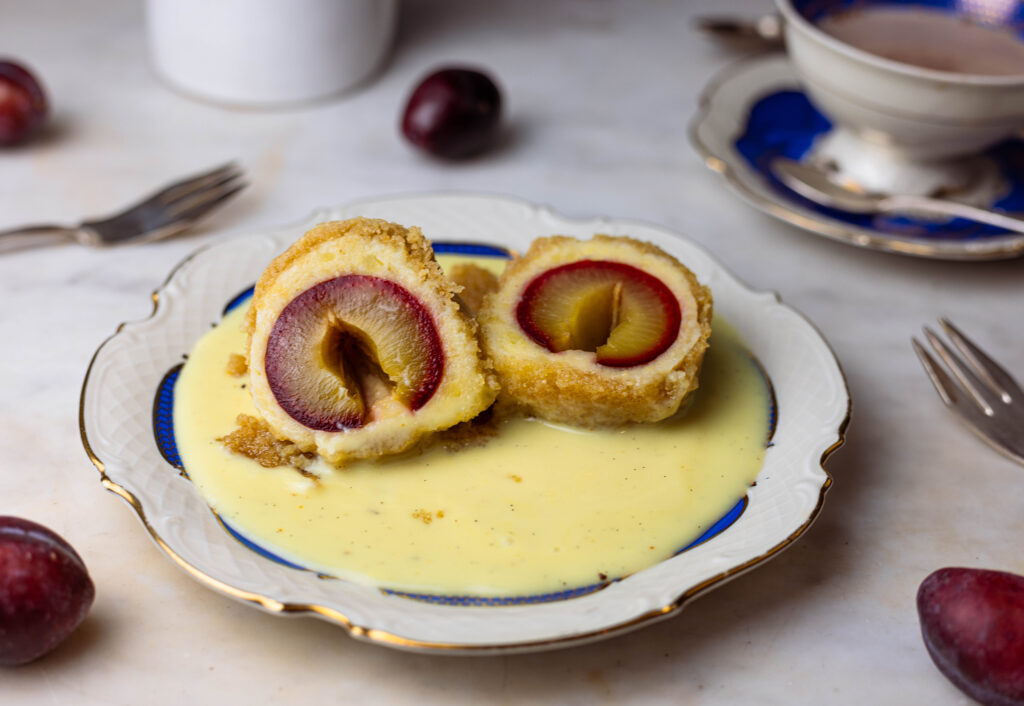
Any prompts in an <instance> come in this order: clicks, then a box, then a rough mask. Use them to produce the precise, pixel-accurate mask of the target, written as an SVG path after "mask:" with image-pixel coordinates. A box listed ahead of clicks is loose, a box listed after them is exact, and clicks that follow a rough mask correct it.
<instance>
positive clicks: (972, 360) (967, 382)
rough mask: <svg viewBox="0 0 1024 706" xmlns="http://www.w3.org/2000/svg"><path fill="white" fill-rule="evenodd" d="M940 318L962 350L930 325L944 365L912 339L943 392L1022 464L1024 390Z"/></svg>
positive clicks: (973, 425)
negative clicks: (951, 345)
mask: <svg viewBox="0 0 1024 706" xmlns="http://www.w3.org/2000/svg"><path fill="white" fill-rule="evenodd" d="M939 323H940V324H941V325H942V329H943V330H944V331H945V332H946V335H947V336H948V337H949V340H950V341H952V342H953V345H954V346H955V347H956V349H957V350H958V351H959V353H960V354H959V355H957V353H956V352H954V351H953V349H952V348H950V347H949V345H947V344H946V343H945V342H944V341H943V340H942V339H941V338H939V336H938V335H937V334H936V333H935V332H934V331H932V330H931V329H930V328H928V327H927V326H925V327H924V335H925V338H927V339H928V343H930V344H931V346H932V349H933V350H934V351H935V353H936V354H938V357H939V358H940V359H941V360H942V362H943V363H945V365H946V368H943V366H942V365H940V364H939V363H938V361H936V360H935V358H933V357H932V356H931V355H930V354H929V353H928V351H927V350H925V347H924V346H923V345H921V344H920V343H919V342H918V341H917V339H915V338H911V339H910V340H911V344H912V345H913V346H914V352H915V353H917V357H918V358H920V360H921V365H923V366H924V370H925V372H926V373H928V377H929V378H931V381H932V384H933V385H935V389H936V390H937V391H938V393H939V397H941V398H942V401H943V402H945V403H946V406H947V407H949V408H950V409H951V410H953V412H954V413H955V414H956V415H957V416H958V417H960V419H961V420H962V421H963V422H964V423H966V424H967V426H968V427H970V428H971V430H972V431H974V433H976V434H977V435H978V436H980V437H981V438H982V439H984V440H985V441H986V442H987V443H988V444H990V445H991V446H992V447H993V448H995V449H996V450H997V451H999V452H1001V453H1003V454H1005V455H1006V456H1008V457H1009V458H1011V459H1013V460H1014V461H1016V462H1017V463H1020V464H1022V465H1024V391H1022V390H1021V388H1020V385H1018V384H1017V383H1016V381H1014V379H1013V377H1012V376H1011V375H1010V374H1009V373H1008V372H1006V370H1004V369H1003V368H1002V367H1001V366H1000V365H999V364H998V363H996V362H995V361H994V360H992V358H990V357H989V356H988V355H987V354H986V353H985V352H984V351H983V350H981V349H980V348H978V346H977V345H976V344H975V343H973V342H972V341H971V340H970V339H968V338H967V337H966V336H965V335H964V334H963V333H961V332H960V330H959V329H957V328H956V327H955V326H954V325H953V324H952V323H950V322H949V320H947V319H945V318H941V319H939ZM947 369H948V372H947ZM950 373H952V375H950Z"/></svg>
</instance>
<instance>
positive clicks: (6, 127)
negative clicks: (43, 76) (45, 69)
mask: <svg viewBox="0 0 1024 706" xmlns="http://www.w3.org/2000/svg"><path fill="white" fill-rule="evenodd" d="M47 112H48V108H47V103H46V94H45V93H44V92H43V87H42V86H41V85H40V84H39V81H38V80H37V79H36V77H35V76H34V75H33V74H32V72H31V71H29V70H28V69H26V68H25V67H24V66H21V65H20V64H16V63H15V62H13V61H3V60H0V146H4V147H6V146H8V145H15V144H17V143H19V142H23V141H25V140H27V139H28V138H29V137H31V136H32V135H33V134H34V133H35V132H36V131H37V130H39V128H40V127H41V126H42V125H43V123H44V122H45V121H46V115H47Z"/></svg>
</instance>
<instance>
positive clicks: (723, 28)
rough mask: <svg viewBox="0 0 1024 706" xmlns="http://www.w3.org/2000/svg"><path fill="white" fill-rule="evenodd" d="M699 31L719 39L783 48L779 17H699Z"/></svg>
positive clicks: (697, 21)
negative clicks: (752, 42)
mask: <svg viewBox="0 0 1024 706" xmlns="http://www.w3.org/2000/svg"><path fill="white" fill-rule="evenodd" d="M695 24H696V25H697V29H699V30H701V31H702V32H706V33H708V34H710V35H711V36H713V37H717V38H719V39H727V40H728V39H738V40H743V41H755V42H758V43H761V44H765V45H769V46H773V47H781V46H782V18H781V17H779V16H778V15H764V16H762V17H755V18H746V17H731V16H726V15H712V16H708V17H698V18H697V19H696V20H695Z"/></svg>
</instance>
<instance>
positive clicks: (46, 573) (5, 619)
mask: <svg viewBox="0 0 1024 706" xmlns="http://www.w3.org/2000/svg"><path fill="white" fill-rule="evenodd" d="M94 597H95V589H94V588H93V584H92V580H91V579H90V578H89V573H88V571H86V568H85V564H84V563H83V562H82V559H81V557H79V556H78V554H77V553H76V552H75V550H74V549H72V547H71V545H70V544H68V543H67V542H66V541H64V539H63V538H61V537H60V536H58V535H57V534H55V533H54V532H52V531H51V530H49V529H47V528H46V527H43V526H42V525H39V524H36V523H35V522H32V521H30V520H24V519H21V518H18V517H4V516H0V666H13V665H17V664H24V663H26V662H31V661H32V660H34V659H37V658H39V657H42V656H43V655H45V654H46V653H47V652H49V651H50V650H52V649H54V648H55V647H56V646H57V645H59V644H60V643H61V642H63V641H64V639H65V638H66V637H67V636H68V635H70V634H71V633H72V631H74V629H75V628H77V627H78V625H79V624H80V623H81V622H82V620H84V619H85V615H86V613H88V612H89V607H90V606H91V605H92V601H93V598H94Z"/></svg>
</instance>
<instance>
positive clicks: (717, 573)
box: [80, 194, 849, 653]
mask: <svg viewBox="0 0 1024 706" xmlns="http://www.w3.org/2000/svg"><path fill="white" fill-rule="evenodd" d="M357 215H359V216H370V217H379V218H386V219H388V220H392V221H396V222H398V223H403V224H408V225H419V226H421V227H422V228H423V232H424V234H425V235H427V237H429V238H432V239H435V240H439V241H441V240H444V241H454V242H476V243H487V244H491V245H498V246H505V247H509V248H512V249H513V250H517V251H523V250H525V249H526V247H527V246H528V245H529V243H530V241H531V240H533V239H534V238H536V237H538V236H541V235H550V234H555V233H560V234H566V235H576V236H583V237H589V236H590V235H592V234H594V233H609V234H628V235H631V236H634V237H636V238H640V239H642V240H646V241H649V242H652V243H655V244H657V245H658V246H660V247H662V248H663V249H665V250H667V251H668V252H671V253H672V254H674V255H676V256H677V257H678V258H679V259H680V260H682V261H683V262H684V263H686V264H687V265H688V266H689V267H690V268H691V269H692V270H693V271H694V272H695V273H696V275H697V277H698V278H699V279H700V280H701V281H702V282H704V283H706V284H708V285H709V286H710V287H711V289H712V292H713V294H714V297H715V311H716V314H720V315H722V316H723V317H724V318H725V319H727V320H728V321H729V322H730V323H732V324H733V326H735V327H736V328H737V329H738V330H739V332H740V333H741V334H742V336H743V337H744V339H745V340H746V342H747V344H748V345H749V346H750V348H751V350H752V351H753V352H754V354H755V355H756V356H757V358H758V359H759V360H760V362H761V364H762V366H763V367H764V369H765V371H766V372H767V374H768V376H769V377H770V379H771V381H772V384H773V385H774V390H775V395H776V401H777V426H776V430H775V436H774V445H773V446H771V448H769V449H768V451H767V454H766V458H765V463H764V467H763V468H762V470H761V473H760V474H759V475H758V477H757V484H756V486H754V487H752V488H751V489H750V491H749V493H748V503H747V507H746V509H745V511H744V512H743V514H742V515H741V516H740V517H739V519H738V520H736V522H735V523H734V524H732V525H731V526H730V527H729V528H728V529H726V530H725V531H723V532H721V533H720V534H718V535H716V536H715V537H713V538H712V539H710V540H709V541H707V542H704V543H703V544H700V545H698V546H695V547H693V548H691V549H689V550H687V551H685V552H683V553H681V554H678V555H676V556H674V557H672V558H670V559H667V560H665V561H663V562H661V563H659V564H657V565H655V566H653V567H651V568H649V569H646V570H644V571H640V572H638V573H636V574H633V575H631V576H628V577H626V578H624V579H622V580H621V581H617V582H614V583H611V584H610V585H608V586H607V587H605V588H604V589H602V590H599V591H596V592H593V593H589V594H587V595H585V596H581V597H577V598H569V599H565V600H559V601H555V602H548V603H540V604H527V605H523V604H520V605H502V606H485V607H481V606H466V605H439V604H436V603H428V602H423V601H418V600H413V599H410V598H405V597H401V596H397V595H394V594H390V593H386V592H384V591H382V590H380V589H377V588H373V587H370V586H365V585H359V584H355V583H350V582H347V581H342V580H337V579H324V578H319V577H317V575H316V574H314V573H312V572H308V571H301V570H295V569H291V568H288V567H286V566H283V565H281V564H279V563H277V562H274V561H272V560H270V559H267V558H265V557H263V556H260V555H259V554H257V553H255V552H253V551H251V550H250V549H247V548H246V547H245V546H243V545H242V544H241V543H239V542H238V541H237V540H235V539H234V538H232V537H231V536H230V535H229V534H228V533H227V532H226V531H225V530H224V528H223V526H222V525H221V524H220V523H219V522H218V521H217V519H216V517H215V516H214V515H213V513H212V512H211V511H210V509H209V508H208V507H207V504H206V502H205V501H204V500H203V498H202V497H201V496H200V495H199V493H198V492H197V491H196V489H195V487H193V485H192V484H191V483H190V482H189V481H188V479H187V478H185V477H184V476H182V475H181V474H180V473H179V472H178V471H177V470H176V469H175V468H173V467H172V466H171V465H170V464H168V462H167V461H166V460H164V458H163V457H162V456H161V454H160V452H159V450H158V448H157V445H156V442H155V429H154V425H155V424H156V420H155V419H154V397H155V394H156V390H157V388H158V386H159V385H160V382H161V380H162V378H163V377H164V375H165V374H166V373H167V371H168V370H169V369H170V368H172V367H174V366H175V365H177V364H178V363H180V362H181V360H182V356H183V355H185V354H187V353H188V352H189V351H190V350H191V348H192V346H193V344H194V343H195V342H196V341H197V340H198V339H199V337H200V336H202V335H203V334H204V333H206V332H207V331H208V330H209V328H210V324H211V323H213V322H215V321H217V320H218V319H219V318H220V314H221V311H222V310H223V309H224V306H225V304H226V303H227V302H228V301H229V300H231V299H232V298H233V297H234V296H235V295H237V294H238V293H239V292H240V291H242V290H244V289H245V288H246V287H248V286H250V285H251V284H252V283H253V282H254V281H255V280H256V278H257V277H258V276H259V274H260V272H261V271H262V270H263V268H264V267H265V266H266V265H267V263H268V262H269V261H270V260H271V258H273V257H274V256H275V255H276V254H278V253H279V252H281V251H282V250H284V249H285V248H286V247H287V246H288V245H290V244H291V243H292V242H293V241H294V240H296V239H297V238H298V237H299V236H300V235H301V234H302V233H303V232H304V231H305V230H306V229H307V228H308V227H310V226H312V225H313V224H315V223H319V222H322V221H324V220H330V219H340V218H349V217H352V216H357ZM154 301H155V306H154V310H153V313H152V315H151V316H150V317H149V318H148V319H145V320H144V321H139V322H135V323H130V324H125V325H122V326H121V327H120V328H119V329H118V331H117V333H115V334H114V335H113V336H112V337H111V338H109V339H108V340H107V341H106V342H105V343H103V345H101V346H100V348H99V350H98V351H97V352H96V354H95V356H94V357H93V360H92V363H91V364H90V366H89V370H88V372H87V373H86V379H85V384H84V386H83V390H82V400H81V419H80V423H81V432H82V442H83V444H84V445H85V448H86V451H87V453H88V454H89V456H90V458H91V459H92V460H93V462H94V463H95V464H96V466H97V468H98V469H99V470H100V474H101V477H102V482H103V484H104V485H105V486H106V487H107V488H108V489H110V490H112V491H113V492H115V493H117V494H118V495H120V496H121V497H123V498H124V499H125V500H127V501H128V502H129V504H130V505H131V506H132V507H133V508H134V509H135V511H136V513H138V516H139V518H140V520H142V522H143V524H144V525H145V527H146V529H147V530H149V532H150V534H151V535H152V537H153V538H154V539H155V540H156V542H157V544H158V545H159V546H160V548H161V549H162V550H163V551H164V552H165V553H166V554H167V555H168V556H170V557H171V559H173V560H174V561H175V562H176V563H178V564H179V565H180V566H182V567H183V568H184V569H185V570H186V571H187V572H188V573H189V574H190V575H192V576H193V577H195V578H197V579H198V580H200V581H201V582H203V583H205V584H206V585H208V586H210V587H211V588H213V589H215V590H217V591H220V592H222V593H224V594H227V595H229V596H232V597H234V598H237V599H239V600H242V601H247V602H250V603H252V604H255V605H257V606H259V607H261V608H263V609H264V610H267V611H269V612H272V613H276V614H281V615H283V614H286V613H287V614H296V613H307V614H310V615H315V616H318V617H321V618H323V619H326V620H328V621H332V622H335V623H337V624H339V625H341V626H343V627H344V628H345V629H346V630H347V631H348V632H349V634H351V635H352V636H353V637H356V638H360V639H365V640H369V641H372V642H377V643H380V644H384V645H388V646H392V647H399V648H406V649H414V650H432V651H443V652H448V653H452V652H472V653H486V652H500V651H528V650H539V649H551V648H556V647H564V646H567V645H572V644H577V643H581V642H586V641H591V640H597V639H601V638H605V637H608V636H611V635H614V634H618V633H621V632H625V631H628V630H631V629H634V628H637V627H640V626H642V625H646V624H648V623H651V622H654V621H656V620H659V619H661V618H664V617H667V616H669V615H672V614H674V613H676V612H678V611H679V610H680V609H681V608H682V606H683V605H684V604H686V603H688V602H689V601H690V600H691V599H693V598H694V597H695V596H697V595H699V594H701V593H703V592H705V591H707V590H709V589H711V588H713V587H715V586H718V585H720V584H722V583H723V582H724V581H726V580H728V579H730V578H732V577H735V576H736V575H738V574H739V573H741V572H743V571H745V570H747V569H750V568H752V567H754V566H756V565H757V564H760V563H761V562H764V561H766V560H768V559H770V558H771V557H773V556H774V555H776V554H777V553H778V552H779V551H781V550H782V549H784V548H786V547H787V546H789V545H790V544H791V543H792V542H793V541H794V540H795V539H796V538H797V537H799V536H800V535H801V534H802V533H803V532H804V531H806V530H807V528H808V527H809V526H810V524H811V522H812V521H813V520H814V518H815V516H816V515H817V514H818V512H819V510H820V509H821V505H822V501H823V499H824V494H825V491H826V490H827V488H828V487H829V485H830V484H831V479H830V478H829V476H828V474H827V473H826V472H825V471H824V469H823V468H822V462H823V460H824V459H825V457H826V456H828V454H829V453H831V452H832V451H833V450H835V449H836V448H837V447H838V446H839V445H840V444H841V443H842V435H843V430H844V428H845V426H846V423H847V421H848V419H849V394H848V391H847V387H846V381H845V379H844V378H843V374H842V371H841V370H840V368H839V364H838V363H837V361H836V359H835V357H834V355H833V354H832V351H831V350H830V348H829V346H828V344H827V343H826V342H825V341H824V340H823V339H822V338H821V336H820V335H819V334H818V332H817V331H816V330H815V329H814V328H813V327H812V326H811V325H810V324H809V323H808V322H807V321H806V320H805V319H804V318H803V317H802V316H801V315H800V314H798V313H797V312H796V311H794V310H793V309H791V308H789V307H787V306H784V305H783V304H781V303H780V302H779V300H778V297H777V296H776V295H774V294H770V293H764V292H761V293H758V292H753V291H751V290H749V289H747V288H746V287H745V286H744V285H742V284H741V283H740V282H738V281H737V280H736V279H735V278H734V277H733V276H732V275H731V274H729V273H728V272H727V271H726V270H725V269H724V268H722V267H721V266H720V265H719V264H718V263H716V262H715V261H714V260H713V259H712V258H711V256H710V255H709V254H708V253H707V252H705V251H704V250H703V249H701V248H700V247H699V246H697V245H695V244H694V243H692V242H690V241H689V240H686V239H685V238H683V237H682V236H680V235H678V234H676V233H672V232H670V231H666V230H663V229H660V228H657V227H654V226H651V225H648V224H644V223H637V222H623V221H612V220H607V219H594V220H586V221H580V220H568V219H565V218H562V217H561V216H558V215H557V214H555V213H553V212H552V211H551V210H549V209H547V208H542V207H537V206H534V205H531V204H529V203H526V202H523V201H517V200H512V199H502V198H493V197H488V196H477V195H465V194H446V195H436V196H411V197H401V198H391V199H381V200H372V201H363V202H360V203H355V204H351V205H348V206H343V207H340V208H333V209H327V210H324V211H320V212H317V213H315V214H313V216H312V217H311V218H310V219H309V220H307V221H305V222H303V223H300V224H296V225H293V226H288V227H285V228H280V229H278V230H274V231H270V232H265V233H258V234H252V235H245V236H244V237H240V238H235V239H231V240H228V241H225V242H221V243H218V244H215V245H212V246H209V247H207V248H204V249H202V250H200V251H198V252H196V253H195V254H193V255H192V256H191V257H189V258H188V259H187V260H185V261H184V262H183V263H181V264H180V265H179V266H178V267H177V268H175V270H174V271H173V272H172V273H171V275H170V277H169V278H168V280H167V283H166V284H164V286H163V287H161V288H160V290H159V291H157V292H156V293H155V295H154Z"/></svg>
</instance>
